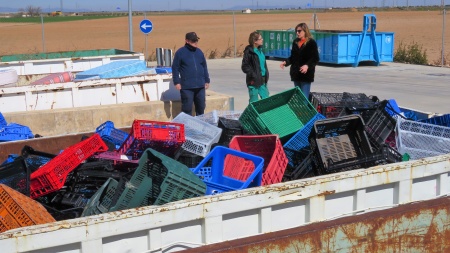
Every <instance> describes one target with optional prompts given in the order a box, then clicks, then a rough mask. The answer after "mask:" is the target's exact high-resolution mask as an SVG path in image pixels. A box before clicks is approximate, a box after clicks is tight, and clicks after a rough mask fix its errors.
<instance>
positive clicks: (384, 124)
mask: <svg viewBox="0 0 450 253" xmlns="http://www.w3.org/2000/svg"><path fill="white" fill-rule="evenodd" d="M387 104H388V101H387V100H384V101H382V102H381V103H379V104H378V106H377V108H376V110H374V111H373V113H372V115H371V117H370V119H369V120H368V121H367V122H366V125H365V130H366V133H367V137H369V141H370V144H371V145H372V148H374V149H379V148H380V147H382V146H383V145H384V143H385V142H386V140H387V139H388V137H389V136H390V135H391V134H392V132H393V131H394V129H395V125H396V120H395V119H394V118H393V117H392V116H391V115H390V114H389V113H388V112H387V111H386V105H387Z"/></svg>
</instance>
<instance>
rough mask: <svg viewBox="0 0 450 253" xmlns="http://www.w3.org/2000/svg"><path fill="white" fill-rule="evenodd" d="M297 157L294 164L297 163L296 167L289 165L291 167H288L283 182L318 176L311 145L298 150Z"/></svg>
mask: <svg viewBox="0 0 450 253" xmlns="http://www.w3.org/2000/svg"><path fill="white" fill-rule="evenodd" d="M295 157H296V159H297V162H296V163H294V164H296V165H295V167H292V168H289V167H288V168H289V169H288V168H287V169H286V171H285V173H284V175H283V182H286V181H292V180H297V179H302V178H308V177H314V176H318V174H317V173H316V172H315V171H316V170H315V167H314V163H313V160H312V152H311V150H310V148H309V147H308V148H304V149H301V150H300V151H297V154H296V155H295ZM300 157H301V158H300Z"/></svg>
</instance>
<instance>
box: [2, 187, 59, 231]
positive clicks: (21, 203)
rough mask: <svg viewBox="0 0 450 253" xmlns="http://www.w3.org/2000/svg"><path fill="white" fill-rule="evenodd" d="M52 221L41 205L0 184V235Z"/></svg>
mask: <svg viewBox="0 0 450 253" xmlns="http://www.w3.org/2000/svg"><path fill="white" fill-rule="evenodd" d="M54 221H55V219H54V218H53V217H52V216H51V215H50V214H49V213H48V212H47V210H46V209H45V208H44V207H43V206H42V205H41V204H39V203H38V202H36V201H34V200H32V199H30V198H29V197H27V196H25V195H23V194H21V193H20V192H18V191H15V190H13V189H11V188H10V187H8V186H6V185H3V184H0V233H2V232H5V231H7V230H10V229H13V228H19V227H25V226H31V225H36V224H45V223H49V222H54Z"/></svg>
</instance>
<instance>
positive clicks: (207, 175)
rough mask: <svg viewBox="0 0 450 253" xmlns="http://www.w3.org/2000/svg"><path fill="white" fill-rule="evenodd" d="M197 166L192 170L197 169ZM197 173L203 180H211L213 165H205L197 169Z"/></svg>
mask: <svg viewBox="0 0 450 253" xmlns="http://www.w3.org/2000/svg"><path fill="white" fill-rule="evenodd" d="M195 169H196V168H190V170H191V171H192V172H194V171H195ZM196 175H197V176H198V177H199V178H200V179H201V180H202V181H203V182H207V181H211V167H203V168H200V169H199V170H197V173H196Z"/></svg>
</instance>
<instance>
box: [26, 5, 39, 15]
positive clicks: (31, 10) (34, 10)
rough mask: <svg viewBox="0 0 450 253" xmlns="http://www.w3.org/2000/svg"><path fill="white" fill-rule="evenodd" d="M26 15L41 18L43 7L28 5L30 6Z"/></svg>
mask: <svg viewBox="0 0 450 253" xmlns="http://www.w3.org/2000/svg"><path fill="white" fill-rule="evenodd" d="M25 13H26V14H27V15H30V16H31V17H33V16H39V15H40V14H41V13H42V9H41V7H37V6H32V5H28V6H27V7H26V8H25Z"/></svg>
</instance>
